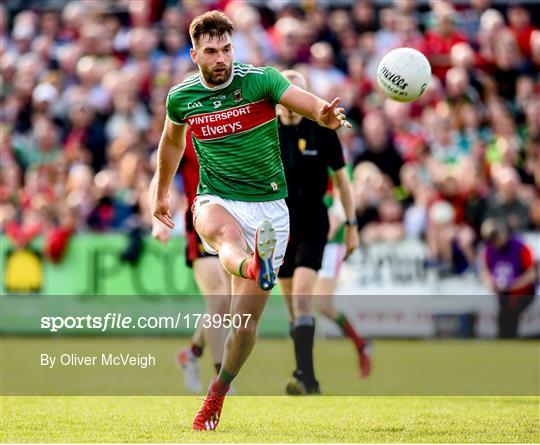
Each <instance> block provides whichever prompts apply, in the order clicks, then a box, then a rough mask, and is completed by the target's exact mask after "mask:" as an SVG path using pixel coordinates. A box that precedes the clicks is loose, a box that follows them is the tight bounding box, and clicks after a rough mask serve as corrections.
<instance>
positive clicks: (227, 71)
mask: <svg viewBox="0 0 540 445" xmlns="http://www.w3.org/2000/svg"><path fill="white" fill-rule="evenodd" d="M200 68H201V73H202V75H203V77H204V81H205V82H206V83H207V84H208V85H221V84H222V83H225V82H226V81H227V80H228V79H229V77H230V76H231V72H232V63H231V64H230V65H229V66H226V65H221V66H215V67H214V68H207V67H204V66H201V67H200ZM216 70H218V71H216Z"/></svg>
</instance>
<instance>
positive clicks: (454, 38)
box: [424, 8, 467, 81]
mask: <svg viewBox="0 0 540 445" xmlns="http://www.w3.org/2000/svg"><path fill="white" fill-rule="evenodd" d="M466 41H467V38H466V37H465V34H463V33H462V32H460V31H458V30H457V28H456V25H455V22H454V11H453V10H452V9H446V8H445V9H444V10H441V11H437V24H436V26H435V27H434V28H433V29H430V30H429V31H427V32H426V33H425V36H424V45H425V46H424V48H425V51H426V56H427V58H428V60H429V62H430V63H431V69H432V72H433V74H434V75H435V76H437V77H438V78H439V79H440V80H441V81H444V79H445V76H446V72H447V71H448V70H449V69H450V67H451V62H450V51H451V50H452V47H453V46H454V45H455V44H457V43H461V42H466Z"/></svg>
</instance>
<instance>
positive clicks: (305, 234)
mask: <svg viewBox="0 0 540 445" xmlns="http://www.w3.org/2000/svg"><path fill="white" fill-rule="evenodd" d="M289 218H290V239H289V243H288V244H287V251H286V252H285V258H284V261H283V265H282V266H281V267H280V269H279V273H278V276H279V277H280V278H291V277H292V276H293V274H294V270H295V269H296V268H297V267H307V268H309V269H313V270H314V271H318V270H319V269H320V268H321V264H322V258H323V253H324V247H325V246H326V241H327V239H328V229H329V222H328V213H327V210H326V208H325V207H323V208H305V207H304V208H292V206H291V207H289Z"/></svg>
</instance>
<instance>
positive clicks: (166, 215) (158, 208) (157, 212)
mask: <svg viewBox="0 0 540 445" xmlns="http://www.w3.org/2000/svg"><path fill="white" fill-rule="evenodd" d="M153 215H154V216H155V217H156V218H157V219H159V220H160V221H161V222H162V223H163V224H165V225H166V226H167V227H168V228H170V229H174V221H173V220H172V215H171V212H170V210H169V198H168V197H167V198H157V197H156V199H155V200H154V211H153Z"/></svg>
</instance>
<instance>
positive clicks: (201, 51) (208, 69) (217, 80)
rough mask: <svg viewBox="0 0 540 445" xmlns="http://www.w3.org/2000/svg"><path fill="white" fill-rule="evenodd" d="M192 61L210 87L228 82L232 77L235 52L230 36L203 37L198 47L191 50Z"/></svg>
mask: <svg viewBox="0 0 540 445" xmlns="http://www.w3.org/2000/svg"><path fill="white" fill-rule="evenodd" d="M190 54H191V60H193V62H195V63H196V64H197V65H199V69H200V71H201V73H202V75H203V77H204V80H205V82H206V83H207V85H208V86H210V87H213V86H217V85H221V84H222V83H224V82H226V81H227V80H228V79H229V77H230V76H231V71H232V62H233V50H232V41H231V36H230V34H224V35H222V36H220V37H210V36H209V35H206V34H205V35H203V36H202V37H201V38H200V40H199V43H198V45H197V46H196V47H195V48H191V50H190Z"/></svg>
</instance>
